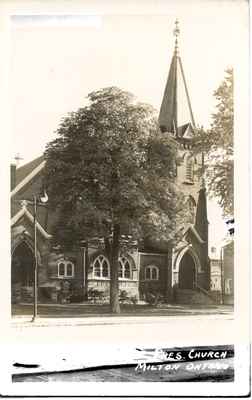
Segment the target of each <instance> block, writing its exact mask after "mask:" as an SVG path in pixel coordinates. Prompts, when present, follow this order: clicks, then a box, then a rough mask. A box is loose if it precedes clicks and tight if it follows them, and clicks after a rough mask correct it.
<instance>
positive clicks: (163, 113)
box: [158, 22, 195, 137]
mask: <svg viewBox="0 0 252 400" xmlns="http://www.w3.org/2000/svg"><path fill="white" fill-rule="evenodd" d="M176 24H178V22H176ZM178 34H179V29H178V26H177V25H176V29H175V36H176V41H175V50H174V53H173V57H172V60H171V65H170V70H169V74H168V79H167V83H166V86H165V91H164V95H163V100H162V104H161V107H160V113H159V119H158V120H159V127H160V130H161V131H162V132H169V133H173V134H174V136H176V137H183V136H184V133H185V131H186V129H187V128H188V125H191V127H192V128H193V127H195V122H194V117H193V112H192V107H191V101H190V97H189V93H188V89H187V84H186V80H185V74H184V70H183V66H182V61H181V58H180V56H179V53H178V44H177V36H178Z"/></svg>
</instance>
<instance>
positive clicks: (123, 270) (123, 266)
mask: <svg viewBox="0 0 252 400" xmlns="http://www.w3.org/2000/svg"><path fill="white" fill-rule="evenodd" d="M118 276H119V278H121V279H131V278H132V268H131V264H130V261H129V259H128V258H127V257H125V256H122V257H120V258H119V270H118Z"/></svg>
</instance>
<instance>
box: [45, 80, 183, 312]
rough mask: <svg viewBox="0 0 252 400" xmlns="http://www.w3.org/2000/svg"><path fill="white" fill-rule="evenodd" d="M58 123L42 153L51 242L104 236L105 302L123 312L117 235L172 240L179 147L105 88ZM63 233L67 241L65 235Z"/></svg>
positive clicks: (146, 114)
mask: <svg viewBox="0 0 252 400" xmlns="http://www.w3.org/2000/svg"><path fill="white" fill-rule="evenodd" d="M88 101H89V103H88V105H87V106H86V107H84V108H80V109H79V110H78V111H76V112H72V113H70V114H69V115H68V116H67V117H66V118H65V119H64V120H62V122H61V124H60V126H59V128H58V130H57V138H56V139H55V140H54V141H52V142H51V143H49V144H48V145H47V148H46V151H45V157H46V160H47V162H46V169H45V185H46V187H47V190H48V193H49V196H50V204H51V207H52V208H53V209H55V210H56V211H57V215H58V220H57V224H56V226H55V237H56V238H59V239H61V240H63V241H64V239H65V240H66V241H68V244H69V238H71V239H72V241H75V240H77V239H80V238H91V237H92V236H98V237H102V238H103V241H104V243H105V251H106V252H107V256H108V257H109V259H110V265H111V272H110V279H111V280H110V282H111V283H110V302H111V311H112V312H113V313H119V312H120V306H119V299H118V258H119V255H120V251H121V235H122V234H124V233H130V234H131V235H132V237H133V239H135V240H138V239H140V238H143V237H149V238H157V237H158V238H159V240H168V241H170V242H171V241H172V240H173V239H174V238H175V235H176V229H175V228H176V226H175V224H176V216H177V215H178V214H179V213H182V212H183V206H182V203H183V197H182V196H181V195H180V194H179V192H178V191H177V188H176V186H175V183H174V166H175V159H176V152H177V148H176V143H175V142H174V141H173V140H172V139H171V138H169V137H168V136H165V135H163V134H161V133H159V131H158V130H157V125H156V113H155V111H154V109H153V108H152V107H151V106H149V105H146V104H142V103H137V102H136V101H135V99H134V97H133V95H132V94H130V93H128V92H125V91H122V90H120V89H118V88H116V87H109V88H105V89H101V90H99V91H95V92H92V93H90V94H89V95H88ZM64 235H65V237H64Z"/></svg>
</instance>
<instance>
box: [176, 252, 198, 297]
mask: <svg viewBox="0 0 252 400" xmlns="http://www.w3.org/2000/svg"><path fill="white" fill-rule="evenodd" d="M195 275H196V274H195V263H194V259H193V257H192V256H191V254H190V253H189V252H186V253H185V254H184V256H183V258H182V260H181V262H180V266H179V288H180V289H193V288H194V287H195V281H196V276H195Z"/></svg>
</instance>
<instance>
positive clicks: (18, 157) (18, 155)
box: [14, 153, 23, 166]
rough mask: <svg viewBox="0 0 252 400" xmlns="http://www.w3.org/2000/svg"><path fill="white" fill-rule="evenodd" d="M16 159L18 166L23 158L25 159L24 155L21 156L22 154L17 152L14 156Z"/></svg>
mask: <svg viewBox="0 0 252 400" xmlns="http://www.w3.org/2000/svg"><path fill="white" fill-rule="evenodd" d="M14 160H15V161H16V166H18V164H19V162H20V161H21V160H23V157H21V156H20V154H19V153H17V154H16V155H15V157H14Z"/></svg>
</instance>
